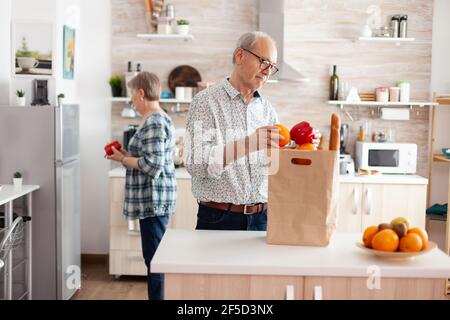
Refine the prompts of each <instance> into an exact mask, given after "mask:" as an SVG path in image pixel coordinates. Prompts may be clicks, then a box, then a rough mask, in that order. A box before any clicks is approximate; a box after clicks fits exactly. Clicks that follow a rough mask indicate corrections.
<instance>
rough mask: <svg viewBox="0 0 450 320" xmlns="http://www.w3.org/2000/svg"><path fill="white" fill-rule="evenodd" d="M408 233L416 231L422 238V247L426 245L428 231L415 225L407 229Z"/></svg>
mask: <svg viewBox="0 0 450 320" xmlns="http://www.w3.org/2000/svg"><path fill="white" fill-rule="evenodd" d="M408 233H416V234H418V235H419V237H420V238H421V239H422V249H421V250H423V249H425V248H426V247H427V244H428V233H427V232H426V231H425V230H424V229H422V228H419V227H415V228H411V229H409V230H408Z"/></svg>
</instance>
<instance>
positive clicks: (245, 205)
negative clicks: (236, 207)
mask: <svg viewBox="0 0 450 320" xmlns="http://www.w3.org/2000/svg"><path fill="white" fill-rule="evenodd" d="M254 205H255V204H254V203H252V204H244V214H245V215H246V216H248V215H250V214H251V213H247V207H253V206H254Z"/></svg>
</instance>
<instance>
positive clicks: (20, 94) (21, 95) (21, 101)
mask: <svg viewBox="0 0 450 320" xmlns="http://www.w3.org/2000/svg"><path fill="white" fill-rule="evenodd" d="M26 103H27V98H26V97H25V91H23V90H17V91H16V104H17V106H19V107H25V105H26Z"/></svg>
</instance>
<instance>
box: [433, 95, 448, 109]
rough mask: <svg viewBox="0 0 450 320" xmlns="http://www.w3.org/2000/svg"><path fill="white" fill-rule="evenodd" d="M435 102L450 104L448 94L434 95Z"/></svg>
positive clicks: (444, 104)
mask: <svg viewBox="0 0 450 320" xmlns="http://www.w3.org/2000/svg"><path fill="white" fill-rule="evenodd" d="M436 102H437V103H439V104H440V105H441V106H450V94H449V95H445V96H438V97H436Z"/></svg>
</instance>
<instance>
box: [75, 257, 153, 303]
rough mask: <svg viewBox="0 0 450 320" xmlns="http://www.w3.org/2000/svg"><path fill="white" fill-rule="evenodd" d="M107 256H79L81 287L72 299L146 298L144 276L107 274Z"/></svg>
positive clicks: (145, 280)
mask: <svg viewBox="0 0 450 320" xmlns="http://www.w3.org/2000/svg"><path fill="white" fill-rule="evenodd" d="M108 270H109V266H108V256H94V255H84V256H82V258H81V271H82V275H81V289H80V290H79V291H78V292H77V293H76V294H75V295H74V296H73V297H72V299H73V300H146V299H147V297H148V296H147V279H146V278H145V277H131V276H122V277H120V278H119V280H115V279H113V277H112V276H111V275H109V272H108Z"/></svg>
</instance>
